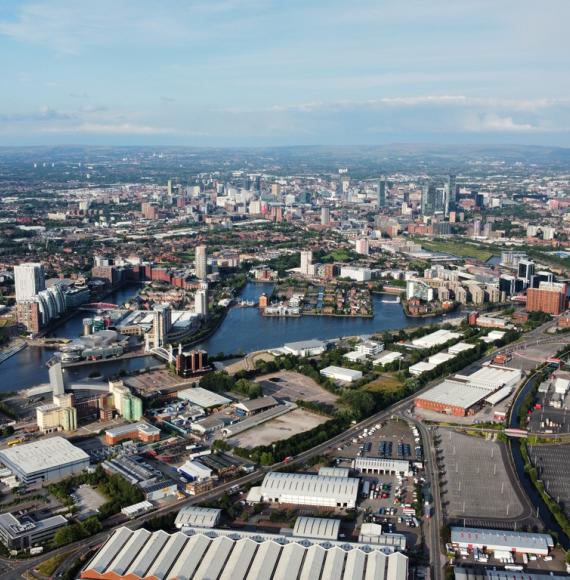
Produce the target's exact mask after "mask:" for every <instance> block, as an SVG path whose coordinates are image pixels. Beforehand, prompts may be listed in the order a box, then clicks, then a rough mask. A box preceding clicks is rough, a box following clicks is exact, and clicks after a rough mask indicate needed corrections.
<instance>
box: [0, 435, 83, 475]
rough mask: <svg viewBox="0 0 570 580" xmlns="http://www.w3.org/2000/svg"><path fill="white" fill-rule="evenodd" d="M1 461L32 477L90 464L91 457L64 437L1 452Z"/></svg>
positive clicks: (51, 438) (42, 440)
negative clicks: (64, 467) (53, 470)
mask: <svg viewBox="0 0 570 580" xmlns="http://www.w3.org/2000/svg"><path fill="white" fill-rule="evenodd" d="M0 461H2V462H3V463H4V464H6V466H7V467H11V466H15V467H17V468H18V469H19V470H20V471H21V472H22V473H24V474H26V475H32V474H34V473H38V472H41V471H49V470H50V469H57V468H58V467H62V466H65V465H73V464H75V463H78V462H83V461H85V462H89V455H87V453H85V451H83V450H82V449H79V447H76V446H75V445H72V444H71V443H70V442H69V441H68V440H67V439H64V438H63V437H49V438H48V439H40V440H39V441H34V442H32V443H24V444H22V445H16V446H15V447H11V448H9V449H2V450H0Z"/></svg>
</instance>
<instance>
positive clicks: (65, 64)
mask: <svg viewBox="0 0 570 580" xmlns="http://www.w3.org/2000/svg"><path fill="white" fill-rule="evenodd" d="M569 21H570V1H568V0H541V1H540V2H538V1H537V0H344V1H339V0H160V1H157V0H32V1H25V0H24V1H18V0H0V70H1V75H2V83H1V88H0V145H7V146H10V145H60V144H105V145H135V144H136V145H193V146H201V145H202V146H265V145H268V146H273V145H312V144H315V145H360V144H362V145H366V144H386V143H396V142H399V143H438V144H439V143H450V144H455V143H457V144H463V143H492V144H497V143H509V144H510V143H516V144H538V145H558V146H565V147H567V146H570V35H569V34H568V33H567V30H566V29H567V23H568V22H569Z"/></svg>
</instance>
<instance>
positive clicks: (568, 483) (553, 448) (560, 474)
mask: <svg viewBox="0 0 570 580" xmlns="http://www.w3.org/2000/svg"><path fill="white" fill-rule="evenodd" d="M529 456H530V460H531V461H532V464H533V465H534V466H535V467H536V471H537V475H538V479H541V480H542V481H543V483H544V487H545V488H546V491H548V493H549V494H550V496H551V497H552V498H553V499H554V501H556V502H557V503H558V505H559V506H560V507H561V509H562V510H564V513H565V514H566V516H567V517H570V479H569V478H568V473H569V471H570V445H534V446H529Z"/></svg>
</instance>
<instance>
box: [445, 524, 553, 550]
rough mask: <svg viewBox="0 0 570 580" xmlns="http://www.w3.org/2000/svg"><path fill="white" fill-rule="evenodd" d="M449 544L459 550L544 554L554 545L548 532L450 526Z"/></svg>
mask: <svg viewBox="0 0 570 580" xmlns="http://www.w3.org/2000/svg"><path fill="white" fill-rule="evenodd" d="M451 544H452V545H453V546H454V547H455V548H457V549H459V550H461V549H463V550H472V549H475V548H477V549H479V550H483V549H484V550H486V551H488V552H514V553H516V554H529V555H536V556H546V555H548V553H549V552H550V550H551V549H552V548H553V547H554V542H553V540H552V537H551V536H549V535H548V534H532V533H528V532H513V531H510V530H487V529H483V528H459V527H452V528H451Z"/></svg>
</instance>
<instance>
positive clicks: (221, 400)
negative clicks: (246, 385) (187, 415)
mask: <svg viewBox="0 0 570 580" xmlns="http://www.w3.org/2000/svg"><path fill="white" fill-rule="evenodd" d="M178 398H179V399H185V400H186V401H190V402H191V403H193V404H194V405H199V406H200V407H203V408H204V409H209V408H210V407H219V406H221V405H227V404H228V403H231V401H230V399H228V398H227V397H223V396H222V395H218V393H214V392H213V391H208V390H207V389H203V388H202V387H193V388H191V389H184V390H183V391H178Z"/></svg>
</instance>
